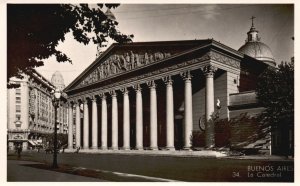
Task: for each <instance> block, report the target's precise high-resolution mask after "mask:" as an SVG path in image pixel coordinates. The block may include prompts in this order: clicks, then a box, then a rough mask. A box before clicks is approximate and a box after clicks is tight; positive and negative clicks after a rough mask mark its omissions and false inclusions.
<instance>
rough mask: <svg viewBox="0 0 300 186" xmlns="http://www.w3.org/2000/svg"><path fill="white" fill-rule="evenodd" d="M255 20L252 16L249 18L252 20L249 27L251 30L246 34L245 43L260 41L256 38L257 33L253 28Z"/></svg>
mask: <svg viewBox="0 0 300 186" xmlns="http://www.w3.org/2000/svg"><path fill="white" fill-rule="evenodd" d="M255 18H256V17H254V16H252V17H251V18H250V19H251V20H252V25H251V28H250V30H249V32H247V35H248V38H247V40H246V42H257V41H260V38H259V37H258V31H257V30H256V28H255V27H254V19H255Z"/></svg>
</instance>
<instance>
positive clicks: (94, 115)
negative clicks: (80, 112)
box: [92, 97, 98, 149]
mask: <svg viewBox="0 0 300 186" xmlns="http://www.w3.org/2000/svg"><path fill="white" fill-rule="evenodd" d="M97 148H98V108H97V101H96V98H95V97H94V98H93V99H92V149H97Z"/></svg>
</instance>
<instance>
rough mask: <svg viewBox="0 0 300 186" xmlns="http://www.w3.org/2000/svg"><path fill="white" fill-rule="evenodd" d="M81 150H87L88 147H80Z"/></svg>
mask: <svg viewBox="0 0 300 186" xmlns="http://www.w3.org/2000/svg"><path fill="white" fill-rule="evenodd" d="M82 149H83V150H88V149H90V148H89V147H82Z"/></svg>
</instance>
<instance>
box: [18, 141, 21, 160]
mask: <svg viewBox="0 0 300 186" xmlns="http://www.w3.org/2000/svg"><path fill="white" fill-rule="evenodd" d="M21 152H22V146H21V144H19V145H18V147H17V153H18V159H20V158H21Z"/></svg>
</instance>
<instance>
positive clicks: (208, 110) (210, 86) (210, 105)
mask: <svg viewBox="0 0 300 186" xmlns="http://www.w3.org/2000/svg"><path fill="white" fill-rule="evenodd" d="M202 71H203V73H204V75H205V77H206V87H205V118H206V126H205V144H206V145H205V146H206V148H212V147H214V146H215V127H214V123H213V121H212V120H211V115H212V114H213V113H214V96H215V95H214V73H215V72H216V71H217V68H216V67H214V66H212V65H207V66H205V67H204V68H202Z"/></svg>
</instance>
